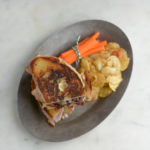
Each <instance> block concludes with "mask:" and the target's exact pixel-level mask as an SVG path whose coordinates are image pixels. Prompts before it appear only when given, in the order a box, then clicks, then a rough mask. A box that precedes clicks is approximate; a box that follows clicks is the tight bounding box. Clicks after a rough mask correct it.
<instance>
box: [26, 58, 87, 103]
mask: <svg viewBox="0 0 150 150" xmlns="http://www.w3.org/2000/svg"><path fill="white" fill-rule="evenodd" d="M26 70H27V71H28V72H29V73H30V74H32V79H33V80H34V83H35V85H36V88H35V89H34V90H33V91H32V94H33V95H34V96H35V97H36V99H37V100H39V101H42V102H47V103H54V102H60V101H63V100H64V99H70V98H73V97H78V96H83V95H84V94H85V85H84V82H83V80H82V78H81V76H80V74H79V73H78V72H77V71H76V70H75V69H74V68H73V67H72V66H71V65H69V64H68V63H66V62H65V61H64V60H63V59H61V58H57V57H53V56H37V57H35V58H34V59H33V60H32V61H31V63H30V66H29V67H28V68H27V69H26Z"/></svg>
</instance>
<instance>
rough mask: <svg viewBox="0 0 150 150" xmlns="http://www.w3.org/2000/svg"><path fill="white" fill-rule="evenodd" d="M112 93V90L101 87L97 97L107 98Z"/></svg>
mask: <svg viewBox="0 0 150 150" xmlns="http://www.w3.org/2000/svg"><path fill="white" fill-rule="evenodd" d="M111 93H112V90H111V89H110V88H109V87H108V86H107V87H103V88H101V89H100V92H99V97H100V98H105V97H107V96H109V95H110V94H111Z"/></svg>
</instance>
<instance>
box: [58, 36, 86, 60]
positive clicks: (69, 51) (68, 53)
mask: <svg viewBox="0 0 150 150" xmlns="http://www.w3.org/2000/svg"><path fill="white" fill-rule="evenodd" d="M88 40H89V37H87V38H85V39H84V40H83V41H81V42H80V43H79V46H81V45H82V44H85V42H87V41H88ZM73 51H74V50H73V49H70V50H68V51H67V52H64V53H62V54H61V57H65V56H66V55H70V54H71V53H72V52H73Z"/></svg>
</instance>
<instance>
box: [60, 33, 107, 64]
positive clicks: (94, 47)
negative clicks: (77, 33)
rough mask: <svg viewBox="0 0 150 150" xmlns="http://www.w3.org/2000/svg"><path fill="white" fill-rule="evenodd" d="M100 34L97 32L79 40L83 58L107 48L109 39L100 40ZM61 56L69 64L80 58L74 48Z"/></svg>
mask: <svg viewBox="0 0 150 150" xmlns="http://www.w3.org/2000/svg"><path fill="white" fill-rule="evenodd" d="M99 35H100V33H99V32H96V33H94V34H93V35H92V36H91V37H87V38H85V39H84V40H83V41H81V42H79V44H78V50H79V52H80V55H81V57H82V58H83V57H85V56H89V55H92V54H94V53H98V52H101V51H104V50H105V47H104V46H105V45H106V44H107V41H106V40H104V41H102V42H100V41H99V40H97V38H98V37H99ZM60 57H61V58H63V59H65V61H66V62H68V63H69V64H72V63H74V62H75V61H77V60H78V56H77V54H76V52H75V51H74V50H73V49H70V50H68V51H66V52H64V53H62V54H61V55H60Z"/></svg>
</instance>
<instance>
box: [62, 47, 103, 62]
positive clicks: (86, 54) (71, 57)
mask: <svg viewBox="0 0 150 150" xmlns="http://www.w3.org/2000/svg"><path fill="white" fill-rule="evenodd" d="M103 50H105V48H104V47H97V48H93V49H91V50H89V51H88V52H86V53H83V54H82V55H81V57H82V58H83V57H85V56H89V55H92V54H94V53H98V52H101V51H103ZM64 59H65V60H66V61H67V62H68V63H69V64H72V63H73V62H75V61H77V60H78V56H77V55H76V54H74V55H71V56H67V57H65V58H64Z"/></svg>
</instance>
